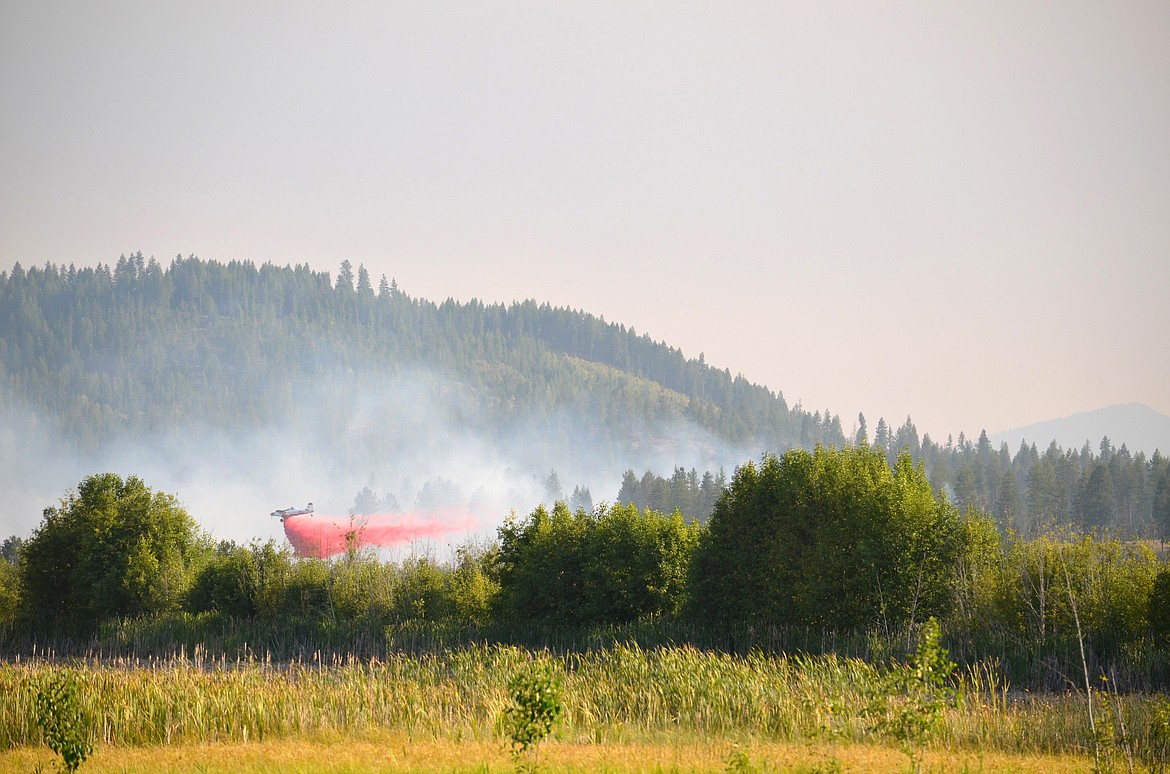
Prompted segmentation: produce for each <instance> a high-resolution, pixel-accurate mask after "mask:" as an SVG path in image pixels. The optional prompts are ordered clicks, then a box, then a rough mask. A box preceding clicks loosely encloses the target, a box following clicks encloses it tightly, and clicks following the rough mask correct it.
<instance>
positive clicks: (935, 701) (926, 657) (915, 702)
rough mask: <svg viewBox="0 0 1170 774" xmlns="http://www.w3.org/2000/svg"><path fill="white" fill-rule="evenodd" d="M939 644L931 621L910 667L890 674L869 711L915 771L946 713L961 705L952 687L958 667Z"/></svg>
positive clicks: (936, 625)
mask: <svg viewBox="0 0 1170 774" xmlns="http://www.w3.org/2000/svg"><path fill="white" fill-rule="evenodd" d="M940 640H941V634H940V632H939V626H938V621H936V620H935V619H934V618H930V619H928V620H927V621H926V623H925V624H923V626H922V639H921V641H920V642H919V644H918V649H917V651H916V652H915V653H914V654H913V655H912V656H911V657H910V660H909V662H908V663H907V664H905V665H904V666H895V667H893V668H892V669H891V670H890V672H889V674H888V675H887V676H886V681H885V686H884V691H883V693H882V694H879V695H878V696H876V697H874V703H873V704H872V705H871V707H870V715H871V717H873V718H874V720H875V722H874V727H875V728H876V729H877V730H878V731H880V732H881V733H883V734H886V735H888V736H890V737H891V738H893V739H896V740H897V741H898V742H899V743H900V744H901V745H902V749H903V750H904V751H905V752H906V754H907V756H909V758H910V761H911V763H913V765H914V768H915V771H920V770H921V767H922V752H923V750H924V749H925V747H926V746H927V745H928V744H929V743H930V741H931V740H932V739H933V738H934V737H935V735H936V734H937V733H938V731H939V729H940V728H941V727H942V725H943V721H944V713H945V711H946V710H947V709H948V708H951V707H955V706H957V704H958V692H957V690H956V689H955V688H954V686H953V685H952V684H951V677H952V674H953V673H954V670H955V664H954V662H952V661H951V660H950V657H949V654H948V653H947V650H946V648H944V647H943V646H942V644H941V643H940Z"/></svg>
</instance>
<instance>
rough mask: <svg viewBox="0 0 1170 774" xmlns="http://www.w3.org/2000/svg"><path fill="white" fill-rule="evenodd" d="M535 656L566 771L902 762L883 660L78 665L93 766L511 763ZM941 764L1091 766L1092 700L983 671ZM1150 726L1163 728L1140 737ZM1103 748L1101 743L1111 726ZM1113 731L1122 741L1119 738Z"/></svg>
mask: <svg viewBox="0 0 1170 774" xmlns="http://www.w3.org/2000/svg"><path fill="white" fill-rule="evenodd" d="M533 661H541V662H545V663H547V664H548V665H549V666H550V667H551V668H552V670H553V673H554V674H555V675H556V676H557V677H558V679H559V681H560V683H561V686H562V687H561V691H562V698H563V705H564V714H563V716H562V719H561V722H560V724H559V726H558V728H557V730H556V732H555V735H554V738H553V739H551V740H549V742H547V743H546V744H545V745H543V749H542V750H541V752H540V757H541V762H542V763H543V764H544V765H545V766H546V767H547V768H548V769H549V770H551V771H598V770H609V771H673V770H678V771H722V770H727V768H728V761H729V756H730V755H731V754H732V751H733V750H734V749H736V748H735V746H736V745H737V744H738V745H739V748H738V749H739V750H740V751H741V752H742V753H743V754H744V755H746V759H741V761H740V762H747V763H750V764H751V765H752V766H753V767H755V768H756V770H760V771H762V770H765V768H766V769H767V770H779V771H807V772H813V771H833V770H836V769H837V768H840V769H841V770H845V771H872V770H887V771H890V770H900V769H902V770H904V769H905V768H906V767H907V765H908V758H907V756H906V755H905V754H904V753H903V752H902V751H901V750H900V749H899V747H898V744H897V743H896V742H895V741H892V740H890V739H887V738H883V737H882V736H880V735H879V734H877V733H876V732H875V731H874V730H873V723H872V720H873V718H872V716H870V715H867V713H866V707H867V706H868V705H871V703H872V696H873V692H874V691H875V690H878V689H879V686H880V684H881V683H880V679H879V678H880V674H879V671H878V670H877V669H875V668H874V667H873V666H871V665H869V664H867V663H865V662H863V661H860V660H857V659H848V658H840V657H836V656H819V657H794V656H764V655H758V654H756V655H749V656H733V655H726V654H718V653H710V652H705V651H700V650H697V649H694V648H690V647H672V648H658V649H653V650H642V649H640V648H638V647H636V646H618V647H614V648H609V649H605V650H599V651H589V652H585V653H570V654H563V655H553V654H550V653H548V652H533V651H527V650H522V649H519V648H513V647H503V646H490V647H489V646H478V647H469V648H464V649H458V650H452V651H447V652H444V653H438V654H434V655H424V656H405V655H403V656H390V657H387V658H386V659H385V660H370V661H358V660H352V659H347V658H328V659H321V658H319V659H315V660H312V661H309V662H294V663H286V664H274V663H270V662H265V661H257V660H251V661H227V660H218V661H212V660H203V659H201V658H199V657H198V654H197V655H196V657H195V658H182V659H163V660H148V661H117V660H91V661H79V662H73V663H72V664H71V665H69V666H68V668H69V669H71V670H72V671H73V672H74V674H76V676H77V680H78V686H79V698H80V702H81V706H82V709H83V712H84V714H85V715H86V716H87V717H88V719H89V721H88V722H89V726H88V728H89V731H90V734H91V736H92V739H93V740H94V743H95V746H96V748H97V751H96V753H95V754H94V756H93V758H92V759H91V760H90V761H89V762H87V763H86V764H85V765H84V766H83V768H82V771H95V772H97V771H119V772H121V771H175V772H178V771H191V772H204V771H207V772H210V771H273V772H275V771H282V772H302V771H303V772H314V771H329V772H342V771H387V772H389V771H508V770H511V769H512V765H511V762H510V760H509V758H508V756H507V754H506V749H505V742H506V738H505V735H504V734H503V733H502V730H501V727H500V724H499V721H500V718H501V716H502V714H503V711H504V708H505V707H506V706H507V705H508V702H509V698H508V692H507V690H508V682H509V679H510V678H511V676H512V675H514V674H516V673H517V672H518V671H520V670H522V669H523V668H525V667H526V666H527V665H529V664H531V663H532V662H533ZM61 668H62V667H61V666H58V665H52V664H49V663H47V662H45V661H43V660H36V661H26V662H17V663H7V664H3V665H0V770H3V771H9V770H11V771H33V770H35V769H36V767H37V766H38V765H40V766H47V764H48V763H49V761H50V760H52V758H53V755H52V753H51V752H50V751H49V749H48V748H47V747H45V746H44V745H43V744H42V741H43V740H42V738H41V732H40V728H39V726H38V725H37V723H36V720H35V717H36V709H35V695H36V689H37V686H38V685H40V684H41V682H42V681H43V680H45V679H46V678H47V677H49V676H51V675H53V674H55V673H56V672H57V671H59V670H60V669H61ZM960 683H961V688H962V690H961V695H962V700H961V702H960V703H959V706H958V707H955V708H952V709H949V710H947V711H946V713H945V714H944V717H943V719H942V726H941V729H940V731H939V733H938V736H937V740H936V742H935V743H934V744H933V745H932V746H931V747H930V749H928V751H927V754H926V756H925V757H924V768H925V770H936V771H937V770H943V771H964V770H966V771H1029V770H1031V771H1058V770H1068V771H1078V770H1079V771H1087V770H1090V769H1091V768H1092V765H1093V758H1092V749H1093V735H1092V733H1091V731H1090V728H1089V725H1088V716H1087V712H1086V707H1085V700H1084V697H1083V695H1081V696H1078V695H1075V694H1044V695H1038V696H1037V695H1031V694H1027V693H1017V692H1014V691H1012V690H1010V687H1009V686H1006V685H1004V684H1002V683H1001V682H1000V681H999V679H998V678H997V677H996V672H995V670H994V669H993V668H982V669H976V670H971V671H968V672H967V673H966V674H965V675H963V677H962V679H961V681H960ZM1160 701H1164V700H1161V699H1157V698H1154V697H1145V696H1128V697H1114V700H1113V705H1112V708H1111V709H1110V708H1104V707H1101V706H1098V707H1097V717H1098V725H1099V726H1102V725H1104V724H1105V723H1106V722H1108V724H1109V725H1108V728H1109V733H1110V740H1111V741H1109V742H1107V743H1105V745H1104V747H1103V749H1105V751H1106V752H1108V753H1111V754H1112V755H1113V756H1114V760H1115V762H1116V763H1117V764H1118V766H1119V767H1121V768H1125V764H1126V763H1127V761H1126V757H1125V754H1124V753H1125V750H1126V749H1127V747H1128V749H1136V750H1140V749H1144V748H1145V747H1148V746H1149V744H1150V742H1151V740H1150V738H1149V737H1148V734H1149V733H1150V731H1149V729H1151V728H1152V727H1153V726H1152V718H1153V717H1154V713H1155V712H1156V710H1157V708H1158V707H1160V706H1162V705H1161V704H1159V702H1160ZM1143 735H1146V736H1143ZM1098 738H1101V736H1100V734H1099V736H1098ZM1113 740H1121V742H1122V743H1121V744H1117V743H1115V742H1114V741H1113Z"/></svg>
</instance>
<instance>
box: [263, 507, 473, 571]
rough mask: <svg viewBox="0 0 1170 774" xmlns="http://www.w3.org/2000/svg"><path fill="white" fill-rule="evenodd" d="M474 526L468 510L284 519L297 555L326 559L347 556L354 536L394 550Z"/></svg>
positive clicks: (365, 543) (361, 543)
mask: <svg viewBox="0 0 1170 774" xmlns="http://www.w3.org/2000/svg"><path fill="white" fill-rule="evenodd" d="M474 526H475V518H474V517H473V516H472V515H471V511H470V510H468V509H467V508H440V509H436V510H430V511H408V512H406V513H378V514H373V515H370V516H359V517H355V518H353V519H350V518H349V517H338V516H316V515H309V514H305V515H303V516H289V517H288V518H286V519H285V520H284V536H285V537H287V538H288V542H289V543H291V544H292V547H293V551H294V552H295V553H296V555H297V556H312V557H316V558H318V559H324V558H326V557H330V556H334V555H336V554H340V553H344V552H345V549H346V541H347V537H348V536H349V535H350V534H351V533H352V534H353V536H354V540H355V541H356V544H357V545H358V546H359V547H365V546H380V547H383V548H392V547H394V546H398V545H402V544H403V543H409V542H410V541H412V540H418V539H420V538H434V537H439V536H440V535H443V534H446V533H448V532H456V531H458V530H462V529H470V528H471V527H474Z"/></svg>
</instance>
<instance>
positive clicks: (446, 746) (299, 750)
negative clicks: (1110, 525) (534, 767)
mask: <svg viewBox="0 0 1170 774" xmlns="http://www.w3.org/2000/svg"><path fill="white" fill-rule="evenodd" d="M735 750H742V751H743V752H744V754H745V755H746V756H747V761H748V762H749V765H750V766H751V767H752V769H754V770H755V771H760V772H763V771H778V772H805V773H806V774H813V773H814V772H832V771H843V772H863V771H905V770H906V769H907V759H906V757H905V756H904V755H903V754H902V753H901V752H900V751H898V750H897V749H895V748H891V747H881V746H875V745H863V744H836V745H824V744H811V745H804V744H796V743H792V742H775V741H765V740H740V741H739V742H738V743H737V742H734V741H731V740H726V739H706V740H695V739H690V740H685V739H673V740H672V739H661V740H660V741H658V742H627V743H609V744H602V745H596V744H589V743H572V742H560V741H552V742H550V743H547V744H546V746H545V748H544V749H543V750H542V751H541V756H540V767H541V770H543V771H548V772H550V773H551V772H597V771H609V772H615V773H616V772H675V771H677V772H724V771H728V770H729V768H730V767H729V760H730V758H731V756H732V753H733V751H735ZM51 757H52V755H51V753H50V752H49V751H48V750H47V749H45V748H21V749H19V750H10V751H6V752H3V753H0V771H14V772H15V771H23V772H31V771H34V770H35V769H36V767H37V766H38V765H39V766H41V767H42V768H44V769H45V770H48V768H49V765H48V762H49V761H50V759H51ZM1092 763H1093V762H1092V759H1091V758H1085V757H1084V756H1079V757H1078V756H1067V755H1066V756H1055V755H1011V754H1005V753H983V754H979V753H976V752H970V751H967V752H962V751H959V752H954V751H947V750H932V751H930V752H928V753H927V755H926V758H925V760H924V762H923V770H924V771H946V772H963V771H967V772H989V773H990V772H1021V773H1022V774H1027V773H1028V772H1035V774H1050V773H1052V772H1088V771H1091V770H1092ZM514 770H515V769H514V767H513V765H512V762H511V761H510V760H509V758H508V756H507V754H506V753H505V752H504V748H503V747H502V746H501V745H500V744H499V743H498V742H492V741H488V740H478V741H463V742H454V741H451V740H446V739H430V738H426V739H420V738H417V737H407V736H405V735H403V734H400V733H394V732H380V733H371V734H357V735H353V736H340V735H336V734H320V735H311V736H309V737H306V738H298V739H283V740H270V741H266V742H249V743H241V742H234V743H218V744H184V745H166V746H161V747H160V746H154V747H114V748H102V749H99V750H98V751H97V752H96V753H95V755H94V757H93V758H92V759H91V760H90V761H88V762H87V763H85V764H84V766H83V767H82V771H85V772H93V774H123V773H125V774H140V773H141V774H155V773H156V772H171V773H172V774H180V773H183V774H188V773H189V774H219V773H223V774H227V772H240V771H246V772H259V773H263V774H276V773H277V772H280V773H281V774H316V773H318V772H320V773H321V774H326V773H328V774H349V773H351V772H352V773H354V774H356V773H357V772H385V773H386V774H391V773H394V774H398V773H399V772H436V773H438V772H468V773H469V774H473V773H483V774H486V773H487V772H493V773H497V772H498V773H499V774H504V773H505V772H512V771H514Z"/></svg>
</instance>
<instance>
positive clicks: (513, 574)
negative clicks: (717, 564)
mask: <svg viewBox="0 0 1170 774" xmlns="http://www.w3.org/2000/svg"><path fill="white" fill-rule="evenodd" d="M698 534H699V528H698V527H697V526H695V525H688V524H686V523H684V522H683V520H682V517H681V516H680V515H679V514H678V513H675V514H674V515H673V516H664V515H662V514H659V513H654V512H653V511H639V510H638V509H637V508H635V507H634V506H625V505H613V506H610V507H608V508H606V509H604V510H599V511H597V512H595V513H586V512H585V511H578V512H577V513H573V512H572V511H570V510H569V508H568V506H567V505H565V504H564V503H562V502H558V503H557V504H556V505H555V506H554V507H553V511H552V513H551V514H549V512H548V511H547V510H546V509H545V508H544V506H539V507H538V508H536V509H535V510H534V511H533V512H532V513H531V514H530V515H529V517H528V518H527V519H525V520H523V521H517V520H515V519H514V518H513V519H508V520H507V521H506V522H505V523H504V525H503V526H502V527H501V528H500V531H499V535H500V550H499V559H498V567H499V579H500V596H499V608H498V610H499V614H500V615H502V616H503V617H505V618H512V619H529V620H543V621H556V622H557V623H559V624H568V625H589V624H598V623H626V622H629V621H634V620H637V619H639V618H643V617H648V616H663V615H665V616H669V615H674V614H675V613H677V612H678V610H679V609H680V608H681V606H682V603H683V600H684V598H685V597H684V595H685V582H686V574H687V566H688V565H689V562H690V558H691V553H692V551H693V549H694V547H695V545H696V543H697V541H698Z"/></svg>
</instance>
